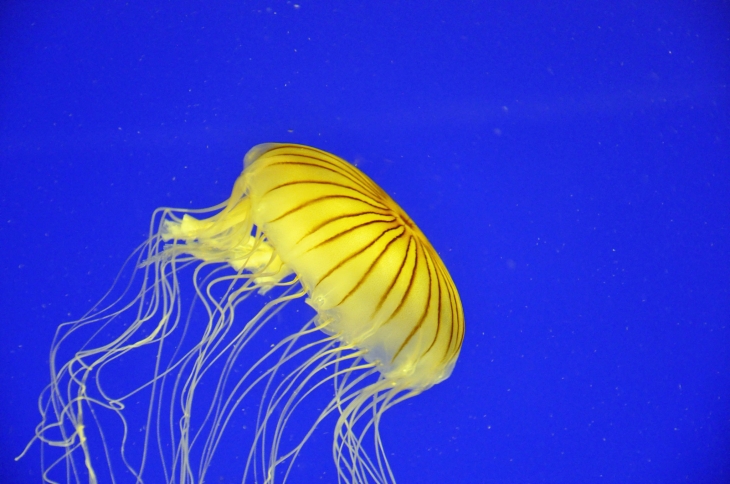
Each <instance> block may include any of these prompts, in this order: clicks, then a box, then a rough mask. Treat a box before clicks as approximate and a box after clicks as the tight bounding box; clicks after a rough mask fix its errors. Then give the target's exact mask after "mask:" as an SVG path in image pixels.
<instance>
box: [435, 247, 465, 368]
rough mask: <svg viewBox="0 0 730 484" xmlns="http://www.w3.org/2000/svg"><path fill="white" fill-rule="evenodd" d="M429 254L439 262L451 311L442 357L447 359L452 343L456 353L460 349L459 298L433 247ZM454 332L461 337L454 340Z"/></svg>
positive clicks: (461, 324)
mask: <svg viewBox="0 0 730 484" xmlns="http://www.w3.org/2000/svg"><path fill="white" fill-rule="evenodd" d="M431 254H432V256H433V257H434V258H437V259H436V260H438V261H439V264H438V270H439V272H440V273H441V275H442V277H443V279H444V282H445V284H446V288H447V292H448V296H449V306H450V309H451V318H450V320H451V328H450V331H449V342H448V344H447V346H446V350H445V355H444V359H447V358H448V357H449V352H450V351H451V346H452V343H453V342H454V341H456V346H457V351H458V348H459V347H461V342H460V341H458V340H459V339H460V338H461V337H463V335H462V330H463V319H462V317H461V314H462V313H461V310H460V305H459V296H458V294H457V293H456V287H454V284H453V281H452V280H451V276H449V273H448V271H447V270H446V267H445V266H444V265H443V262H441V258H440V257H438V254H437V253H436V251H435V250H434V249H433V247H431ZM454 331H456V333H457V335H461V336H457V338H456V339H454Z"/></svg>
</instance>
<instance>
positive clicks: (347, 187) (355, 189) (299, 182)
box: [261, 180, 380, 203]
mask: <svg viewBox="0 0 730 484" xmlns="http://www.w3.org/2000/svg"><path fill="white" fill-rule="evenodd" d="M293 185H330V186H333V187H338V188H344V189H345V190H352V191H353V192H355V193H359V194H360V195H362V196H363V197H365V198H369V199H370V201H372V202H375V203H377V202H380V200H376V199H374V198H373V197H372V196H371V195H370V194H369V193H367V192H365V191H362V190H360V189H359V187H355V186H352V184H350V185H345V184H344V183H336V182H333V181H329V180H296V181H290V182H286V183H282V184H281V185H277V186H275V187H274V188H270V189H269V190H267V191H266V193H264V194H263V195H262V196H261V197H262V198H263V197H265V196H267V195H268V194H270V193H271V192H273V191H275V190H278V189H280V188H285V187H288V186H293Z"/></svg>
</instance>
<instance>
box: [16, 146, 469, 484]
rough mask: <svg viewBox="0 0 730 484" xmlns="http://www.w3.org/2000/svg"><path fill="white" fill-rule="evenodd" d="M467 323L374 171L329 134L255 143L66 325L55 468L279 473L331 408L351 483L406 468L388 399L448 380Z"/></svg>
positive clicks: (53, 365)
mask: <svg viewBox="0 0 730 484" xmlns="http://www.w3.org/2000/svg"><path fill="white" fill-rule="evenodd" d="M186 274H189V275H190V276H189V277H187V276H186ZM297 299H304V300H305V302H306V304H307V305H309V306H311V308H313V309H314V314H313V315H311V316H304V317H303V315H301V313H302V312H305V313H306V312H310V311H311V309H307V306H306V305H298V306H297V307H296V308H293V306H294V305H291V306H290V305H289V303H290V302H291V301H294V300H297ZM298 318H300V319H299V321H302V322H303V324H302V322H300V323H298V324H296V321H297V320H298ZM292 324H295V325H294V326H291V325H292ZM284 326H286V329H284ZM267 331H268V332H267ZM463 337H464V316H463V309H462V305H461V301H460V298H459V293H458V291H457V289H456V287H455V285H454V283H453V281H452V278H451V276H450V275H449V272H448V271H447V269H446V267H445V266H444V264H443V262H442V261H441V258H440V257H439V255H438V253H437V252H436V251H435V250H434V248H433V247H432V246H431V244H430V243H429V241H428V240H427V239H426V237H425V236H424V234H423V233H422V232H421V231H420V230H419V228H418V227H417V226H416V224H415V223H414V222H413V221H412V220H411V219H410V218H409V217H408V215H407V214H406V213H405V212H404V211H403V210H402V209H401V208H400V207H399V206H398V205H397V204H396V203H395V202H394V201H393V200H392V199H391V197H389V196H388V195H387V194H386V193H385V192H384V191H383V190H382V189H381V188H380V187H379V186H378V185H377V184H376V183H375V182H373V181H372V180H371V179H370V178H369V177H367V176H366V175H365V174H364V173H363V172H362V171H360V170H359V169H358V168H356V167H355V166H353V165H352V164H350V163H348V162H346V161H345V160H343V159H341V158H339V157H337V156H335V155H333V154H330V153H327V152H325V151H322V150H319V149H316V148H312V147H308V146H303V145H295V144H275V143H269V144H261V145H258V146H255V147H254V148H252V149H251V150H250V151H249V152H248V153H247V154H246V156H245V159H244V170H243V172H242V174H241V175H240V176H239V178H238V179H237V180H236V182H235V184H234V187H233V190H232V194H231V196H230V198H229V199H228V200H227V201H225V202H224V203H222V204H219V205H217V206H214V207H211V208H208V209H201V210H192V209H172V208H160V209H158V210H157V211H155V214H154V216H153V218H152V222H151V228H150V235H149V237H148V239H147V240H146V241H145V242H144V243H143V244H142V245H141V246H140V247H139V248H138V249H137V250H136V251H135V252H134V254H133V255H132V256H130V258H129V259H128V261H127V263H126V264H125V267H124V268H123V270H122V272H120V275H119V276H118V278H117V280H116V282H115V284H114V285H113V287H112V290H110V291H109V292H108V293H107V294H106V296H105V297H104V298H102V300H101V301H100V302H99V303H98V304H97V305H95V306H94V307H93V308H92V310H90V311H89V312H88V313H87V314H86V315H85V316H83V317H82V318H81V319H79V320H77V321H73V322H68V323H64V324H62V325H61V326H60V327H59V328H58V330H57V332H56V336H55V338H54V342H53V345H52V349H51V354H50V374H51V381H50V384H49V385H48V386H47V388H46V389H45V390H44V392H43V393H42V395H41V397H40V399H39V409H40V412H41V416H42V418H41V422H40V424H39V425H38V426H37V428H36V433H35V438H34V441H35V440H38V441H40V442H41V443H42V445H41V449H42V456H43V470H44V472H43V478H44V480H45V481H47V482H57V481H58V480H60V481H64V482H72V481H77V482H80V481H88V482H90V483H96V482H116V481H117V480H118V481H120V482H121V481H123V482H128V481H134V482H145V481H147V482H180V483H187V482H205V481H206V479H208V480H211V481H212V480H213V479H214V477H213V476H214V475H213V474H212V471H211V468H212V467H213V465H214V464H215V463H216V462H217V459H218V460H230V461H231V462H235V463H236V464H238V467H239V470H240V475H239V477H238V478H237V479H241V482H246V483H247V482H261V483H267V484H269V483H275V482H285V481H286V480H287V479H291V480H294V479H295V478H294V477H292V476H293V475H294V474H295V473H296V471H297V466H298V464H297V463H298V462H299V461H298V457H300V455H301V454H302V452H303V449H304V446H305V444H306V443H307V442H308V441H310V440H312V439H313V436H314V435H315V434H316V430H317V429H318V428H320V427H322V426H323V425H325V423H328V424H330V425H334V428H333V430H332V431H331V433H332V444H331V450H332V458H333V460H334V463H335V467H334V470H333V471H332V472H333V475H336V480H337V481H338V482H342V483H365V482H379V483H386V482H395V475H394V472H393V470H392V468H391V465H390V464H389V461H388V457H387V455H386V452H385V447H384V445H383V442H382V438H381V430H380V429H381V420H382V417H383V414H384V413H385V411H386V410H387V409H389V408H391V407H392V406H394V405H396V404H398V403H399V402H403V401H404V400H406V399H408V398H411V397H413V396H415V395H418V394H419V393H421V392H423V391H424V390H426V389H428V388H430V387H431V386H433V385H435V384H437V383H439V382H441V381H443V380H445V379H446V378H448V377H449V376H450V374H451V372H452V370H453V368H454V365H455V363H456V360H457V358H458V356H459V352H460V349H461V344H462V339H463ZM277 338H278V339H277ZM315 395H317V396H320V398H321V395H325V397H324V400H321V401H319V403H315V404H314V405H313V404H311V403H309V402H310V400H312V399H314V400H315V401H317V400H316V397H315ZM241 408H247V409H248V410H247V411H248V413H247V414H246V415H245V416H242V415H240V409H241ZM311 411H314V413H315V414H314V415H308V414H309V413H310V412H311ZM317 412H318V414H317ZM305 414H306V415H308V417H309V420H307V419H306V417H305ZM241 421H248V422H249V423H250V422H255V424H251V425H242V424H241ZM295 421H296V423H297V425H296V427H297V430H296V431H293V430H292V427H294V426H293V425H292V422H295ZM302 421H306V422H307V424H306V425H304V426H303V427H302V426H301V422H302ZM302 428H303V430H302ZM243 441H245V445H244V444H243V443H242V442H243ZM31 444H32V442H31V443H30V444H29V446H30V445H31ZM27 449H28V448H26V451H27ZM231 449H235V457H231V458H229V457H227V456H230V455H232V451H231ZM240 449H243V450H240ZM54 450H55V451H56V452H55V453H54V452H53V451H54ZM220 454H225V455H224V456H220V457H219V455H220ZM226 480H227V481H229V480H233V478H231V477H230V476H227V478H226ZM330 480H332V478H331V479H330Z"/></svg>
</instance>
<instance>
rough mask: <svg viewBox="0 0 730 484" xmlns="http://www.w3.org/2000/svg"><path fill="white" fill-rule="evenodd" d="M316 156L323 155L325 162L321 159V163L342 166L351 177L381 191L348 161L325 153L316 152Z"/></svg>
mask: <svg viewBox="0 0 730 484" xmlns="http://www.w3.org/2000/svg"><path fill="white" fill-rule="evenodd" d="M317 151H318V154H321V155H324V156H325V157H326V158H327V160H325V159H324V158H321V160H322V161H328V162H329V163H332V164H336V165H338V166H342V168H343V169H344V170H346V171H347V172H348V173H351V174H352V175H354V176H356V177H357V178H359V179H360V180H361V181H362V182H363V183H365V184H367V185H369V186H371V187H372V188H374V189H377V190H381V189H380V187H379V186H378V184H377V183H375V182H374V181H372V180H371V179H370V177H368V176H367V175H366V174H365V173H363V172H362V170H360V169H359V168H357V167H356V166H355V165H353V164H352V163H350V162H349V161H346V160H344V159H342V158H340V157H339V156H336V155H333V154H332V153H327V152H326V151H321V150H317Z"/></svg>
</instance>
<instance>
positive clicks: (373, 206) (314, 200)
mask: <svg viewBox="0 0 730 484" xmlns="http://www.w3.org/2000/svg"><path fill="white" fill-rule="evenodd" d="M333 198H344V199H348V200H354V201H356V202H360V203H362V204H364V205H367V206H369V207H372V208H378V209H379V208H381V207H378V206H376V205H373V204H371V203H368V202H366V201H365V200H362V199H360V198H357V197H351V196H349V195H325V196H322V197H317V198H313V199H311V200H307V201H306V202H304V203H302V204H299V205H297V206H296V207H294V208H292V209H291V210H288V211H286V212H284V213H283V214H281V215H279V216H278V217H276V218H275V219H273V220H269V223H273V222H278V221H280V220H281V219H283V218H284V217H287V216H289V215H291V214H293V213H296V212H298V211H299V210H301V209H303V208H306V207H308V206H310V205H313V204H315V203H318V202H321V201H324V200H330V199H333Z"/></svg>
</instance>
